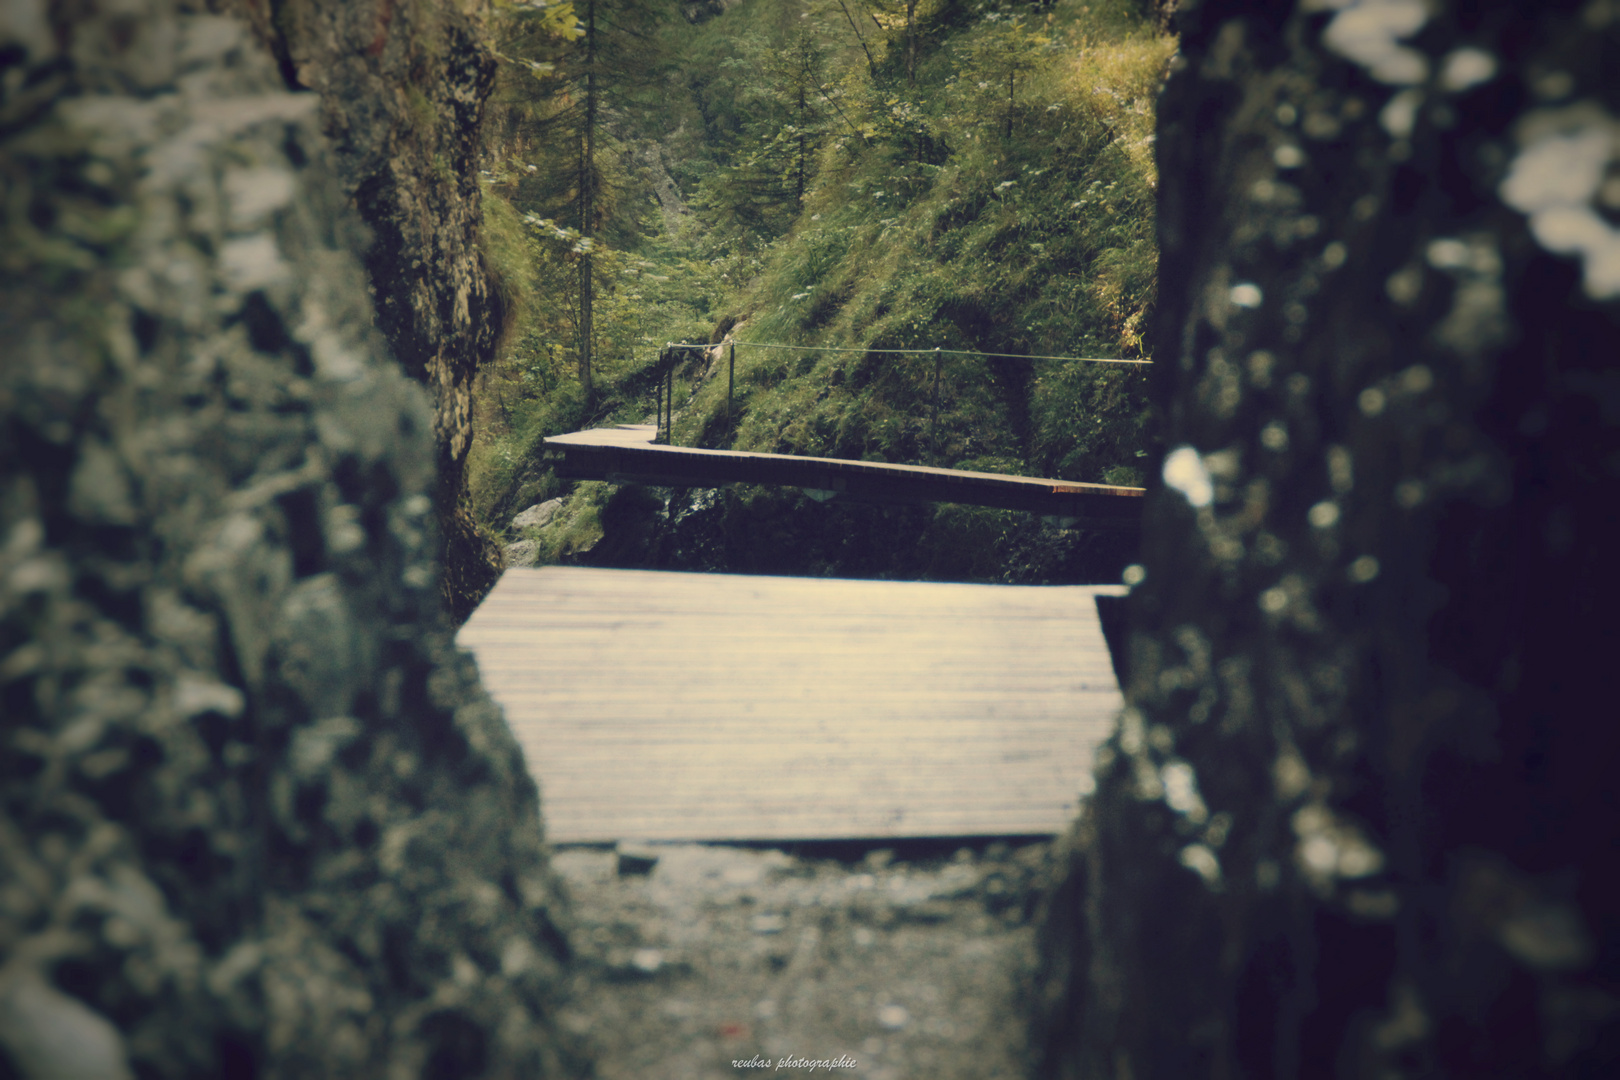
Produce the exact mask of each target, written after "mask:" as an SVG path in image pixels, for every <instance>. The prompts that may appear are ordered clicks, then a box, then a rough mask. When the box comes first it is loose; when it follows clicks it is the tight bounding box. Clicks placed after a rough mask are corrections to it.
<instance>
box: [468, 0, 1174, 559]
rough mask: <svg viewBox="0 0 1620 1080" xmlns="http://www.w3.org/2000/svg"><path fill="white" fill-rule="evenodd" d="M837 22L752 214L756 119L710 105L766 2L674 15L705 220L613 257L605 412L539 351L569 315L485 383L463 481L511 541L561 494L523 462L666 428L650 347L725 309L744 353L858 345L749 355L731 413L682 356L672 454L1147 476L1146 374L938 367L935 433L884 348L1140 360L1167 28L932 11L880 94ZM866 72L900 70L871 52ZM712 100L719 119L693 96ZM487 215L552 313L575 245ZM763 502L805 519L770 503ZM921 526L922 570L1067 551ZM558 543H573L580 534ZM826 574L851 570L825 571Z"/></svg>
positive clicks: (771, 11)
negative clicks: (874, 59) (573, 441)
mask: <svg viewBox="0 0 1620 1080" xmlns="http://www.w3.org/2000/svg"><path fill="white" fill-rule="evenodd" d="M936 9H937V11H938V12H942V13H943V14H941V15H940V18H941V19H942V20H943V17H944V14H949V13H950V9H949V8H947V6H945V5H936V8H935V9H928V8H927V6H926V5H925V10H924V14H925V15H927V14H929V11H930V10H936ZM813 14H814V12H813ZM992 15H995V16H996V17H991V16H992ZM824 16H825V13H822V15H821V16H817V17H819V18H821V27H822V32H824V33H825V34H826V35H827V44H826V48H827V49H828V51H829V54H830V56H831V58H832V59H831V62H830V65H829V70H831V71H835V72H837V73H838V74H837V75H836V76H835V78H836V79H837V80H838V81H837V85H836V86H829V87H828V90H829V98H830V99H836V100H837V102H838V103H839V109H840V110H841V112H840V113H839V114H838V115H836V116H835V117H834V119H832V120H830V121H828V122H827V123H826V124H825V126H824V129H823V130H822V131H821V138H820V146H819V149H818V152H817V154H816V157H815V160H814V168H813V170H812V175H811V178H810V183H809V185H808V187H807V189H806V191H805V195H804V200H803V205H802V206H789V207H786V208H783V210H782V212H781V213H779V214H777V215H776V216H775V217H774V218H770V219H769V220H765V219H762V221H763V222H764V223H763V224H759V223H756V225H755V226H754V227H752V228H750V227H745V226H744V225H743V224H740V223H739V219H738V217H737V216H736V215H735V214H730V213H728V212H726V211H725V195H726V192H725V190H724V185H725V184H727V183H729V182H733V181H734V180H735V176H736V174H735V168H734V165H735V161H736V160H737V158H736V156H735V155H736V154H737V153H740V152H741V151H740V150H739V147H741V146H743V144H744V142H745V141H746V138H747V137H748V132H747V130H746V129H745V128H744V127H742V126H740V125H739V124H737V123H734V122H733V121H734V120H735V118H731V119H728V118H727V116H726V115H725V114H724V110H723V108H721V107H720V106H718V105H716V104H715V102H717V101H720V100H722V99H724V97H725V95H724V93H723V91H726V90H727V88H728V86H729V87H730V88H731V89H732V90H735V89H736V85H735V82H736V80H740V79H742V78H744V77H745V76H746V74H747V71H748V70H749V69H748V65H747V63H745V61H747V60H748V52H749V50H750V49H752V50H758V49H759V48H761V47H762V46H761V42H768V41H769V40H771V34H772V33H774V32H777V30H778V28H779V26H780V12H779V11H778V10H777V9H776V5H774V3H772V2H770V0H745V2H744V3H742V4H739V5H737V6H736V7H734V8H732V9H731V10H729V11H728V12H727V13H726V14H725V15H723V16H721V17H718V18H716V19H713V20H711V21H710V22H709V23H705V24H702V25H700V26H696V27H688V26H684V25H683V26H679V27H677V31H678V33H680V34H682V35H684V36H685V40H684V42H677V43H676V46H677V47H678V48H680V49H683V50H685V51H686V52H687V53H689V54H690V55H692V56H693V57H695V58H697V59H699V60H700V61H701V64H700V65H699V70H701V71H702V72H704V73H706V75H705V77H706V78H708V83H707V84H705V85H703V86H700V87H698V88H697V89H695V90H693V92H692V94H691V95H689V96H688V97H687V98H685V99H682V98H680V96H679V95H675V94H672V95H671V96H670V102H671V104H670V105H669V109H670V119H669V120H668V122H667V123H666V124H665V125H664V127H665V128H666V129H667V130H670V131H676V130H679V131H681V132H682V134H681V135H680V136H679V137H678V138H675V139H672V140H671V143H674V144H679V145H680V146H681V147H682V148H683V149H682V151H681V152H682V153H684V154H686V157H685V158H683V159H682V160H681V161H680V162H678V163H677V164H676V165H675V166H674V167H672V170H671V171H672V173H673V174H674V175H675V176H676V177H677V183H678V184H679V185H681V186H682V190H683V192H684V193H685V194H686V195H687V197H688V202H689V205H690V206H692V207H693V209H694V211H695V212H694V213H693V214H692V215H690V216H689V217H687V218H685V219H683V222H682V225H681V227H680V228H679V230H678V231H677V235H667V234H665V233H664V232H663V231H662V225H661V223H660V222H659V221H658V220H657V217H658V215H657V214H656V213H655V212H653V211H651V210H649V211H648V215H647V218H646V220H645V223H644V230H643V239H642V241H641V242H640V243H639V244H638V245H637V246H636V247H635V248H634V250H630V251H623V252H614V253H609V254H606V255H605V256H604V257H603V258H602V260H601V261H603V262H604V263H605V264H606V265H607V266H608V268H609V273H610V274H611V275H612V277H613V280H612V287H611V289H610V290H609V292H608V294H607V295H608V297H609V298H610V299H608V300H607V302H606V303H599V314H598V324H599V328H601V331H602V334H603V337H604V340H605V341H606V342H607V343H608V344H605V345H604V346H603V349H602V351H603V353H604V354H606V353H609V352H610V349H611V351H614V352H616V353H617V355H618V357H619V358H618V359H610V360H606V361H604V362H603V364H602V366H601V368H600V369H599V372H598V388H599V397H598V399H597V400H596V401H595V402H594V403H593V405H592V408H590V409H589V410H587V409H586V408H585V403H584V401H583V399H582V397H581V396H580V395H579V393H578V387H577V383H576V382H574V381H573V380H574V375H573V372H572V370H571V368H570V366H569V364H568V363H567V362H566V360H565V359H564V358H562V354H561V352H560V351H559V350H557V349H555V348H554V349H552V350H551V352H550V353H547V352H546V350H545V349H544V338H545V335H548V334H549V335H551V336H553V337H556V336H560V335H561V334H562V333H563V332H564V331H565V329H566V328H565V326H564V325H563V323H564V320H562V319H560V318H558V317H557V315H556V312H555V311H554V310H550V311H549V312H548V314H547V315H546V316H545V317H542V318H538V319H536V318H529V319H528V320H527V322H526V323H525V324H524V326H523V327H521V328H520V329H519V330H518V331H517V332H516V333H514V335H513V341H512V344H511V346H510V348H509V350H508V354H507V356H506V358H505V359H504V360H503V361H502V364H501V365H498V366H497V368H496V369H495V370H494V371H493V372H492V373H491V374H490V375H489V376H486V379H485V382H484V384H483V386H482V387H481V388H480V393H479V398H478V401H479V409H480V413H479V417H480V425H479V430H480V435H479V439H478V442H477V444H476V445H475V447H474V450H473V465H472V490H473V496H474V502H475V507H474V509H475V513H476V514H477V515H478V516H479V517H480V519H481V520H483V521H485V522H487V523H489V524H490V525H491V526H494V527H497V528H498V527H499V526H500V525H502V524H504V518H506V517H509V516H510V514H511V513H513V512H515V511H516V510H518V509H521V508H522V507H523V506H525V505H528V504H529V503H530V502H532V501H534V500H535V499H537V498H543V497H548V496H550V495H552V494H558V493H563V492H564V490H565V485H562V484H560V483H559V482H557V481H556V480H555V478H553V477H550V476H549V474H548V473H546V472H545V471H544V470H543V469H540V468H537V467H536V466H535V459H536V448H537V445H538V441H539V439H540V438H542V437H543V436H544V435H546V434H553V433H558V432H561V431H565V430H571V429H572V428H575V427H578V426H582V425H584V424H586V423H604V422H627V421H628V422H643V421H648V420H650V419H651V415H652V397H651V393H652V380H651V371H650V368H649V365H650V364H651V362H652V360H653V357H654V356H655V354H656V347H657V345H659V344H661V343H662V342H663V341H666V340H678V339H690V340H708V339H709V337H710V335H711V334H712V333H713V332H714V331H715V330H716V328H717V324H719V323H721V321H722V320H725V321H728V322H729V321H731V320H735V321H736V323H737V325H736V326H735V328H734V331H733V332H734V334H735V336H736V337H737V338H738V339H740V340H743V341H757V342H768V343H780V344H793V345H812V346H833V347H838V348H842V349H849V350H854V351H848V352H788V351H784V350H765V349H757V348H748V347H746V346H743V347H739V348H738V350H737V373H736V376H737V377H736V394H735V399H734V401H733V406H732V419H731V421H730V422H729V423H728V422H727V418H726V378H725V365H724V363H723V362H722V363H718V364H713V365H711V366H709V367H708V368H707V370H706V371H705V370H704V368H703V365H701V364H687V365H684V366H683V368H682V369H680V370H679V371H678V374H677V379H678V384H679V385H678V394H677V412H676V421H675V441H676V442H678V443H682V444H685V445H704V446H713V447H729V448H735V449H742V450H755V451H766V452H779V453H794V454H809V455H823V456H835V457H847V458H865V459H873V460H885V461H898V462H921V463H930V464H940V465H945V466H949V467H957V468H968V469H977V470H980V471H991V472H1009V473H1019V474H1024V475H1042V476H1054V477H1062V478H1067V479H1074V480H1082V481H1098V482H1109V483H1141V482H1142V481H1143V479H1144V476H1143V473H1142V471H1141V462H1142V459H1143V458H1145V457H1146V456H1147V453H1148V440H1149V439H1150V437H1151V433H1150V425H1149V416H1148V408H1147V403H1146V398H1145V382H1146V379H1145V368H1143V367H1136V366H1123V365H1109V364H1084V363H1067V362H1060V361H1024V360H997V359H992V358H987V357H985V356H983V355H944V356H942V357H941V358H940V361H939V376H940V378H939V387H940V389H939V399H938V417H937V421H936V420H935V419H934V408H933V404H934V400H933V387H934V377H935V359H934V357H933V356H931V355H905V354H901V353H897V352H891V351H887V350H899V349H931V348H933V347H936V346H938V347H942V348H948V349H965V350H979V351H982V352H990V353H1016V354H1057V355H1068V356H1081V357H1125V358H1142V357H1143V349H1144V347H1145V342H1144V339H1143V332H1144V328H1145V325H1146V322H1147V319H1148V316H1149V314H1150V312H1151V309H1152V305H1153V302H1154V293H1155V282H1156V258H1157V253H1156V244H1155V238H1154V220H1153V208H1154V187H1155V183H1156V178H1155V175H1154V171H1153V168H1154V167H1153V148H1152V132H1153V99H1154V95H1155V93H1156V92H1157V87H1158V84H1159V81H1160V79H1161V77H1162V73H1163V71H1164V69H1165V65H1166V62H1167V60H1168V58H1169V56H1170V55H1171V53H1172V52H1173V51H1174V41H1173V39H1169V38H1166V37H1163V36H1159V35H1157V34H1155V33H1154V32H1153V30H1152V29H1151V27H1149V26H1148V25H1146V24H1145V23H1144V22H1142V20H1141V19H1140V18H1139V17H1138V16H1137V15H1136V14H1135V8H1134V7H1133V5H1131V4H1129V3H1127V2H1123V0H1119V2H1103V3H1096V2H1093V3H1089V4H1078V3H1058V4H1056V5H1055V6H1054V7H1053V9H1052V11H1051V17H1050V19H1047V18H1045V17H1040V18H1036V17H1033V16H1026V17H1025V18H1023V19H1021V20H1017V21H1015V20H1014V19H1013V18H1011V17H1010V16H1003V15H999V14H997V13H994V12H991V13H988V14H986V13H980V14H979V15H976V16H974V17H972V18H970V19H961V18H958V19H956V22H955V24H953V25H943V23H942V24H940V25H935V24H927V23H925V26H924V28H925V30H927V32H928V35H929V36H928V38H927V40H928V47H927V48H926V49H925V50H924V51H923V54H922V56H921V57H920V60H919V65H918V75H917V85H916V87H914V88H913V87H908V86H905V85H904V80H903V77H900V78H890V79H889V80H888V81H887V82H886V83H884V82H880V83H876V84H874V83H873V81H872V80H871V79H870V77H869V75H868V73H867V71H866V65H865V59H864V57H863V56H862V54H861V53H860V51H859V48H858V46H857V45H856V44H855V42H854V40H853V38H852V37H850V35H849V34H848V31H847V28H844V29H843V30H842V31H840V26H841V25H842V24H841V23H836V22H833V21H831V20H829V19H827V18H825V17H824ZM840 33H841V34H842V36H841V37H840V36H838V35H839V34H840ZM728 59H730V60H732V61H735V62H733V63H730V64H727V63H726V61H727V60H728ZM878 62H879V67H880V70H892V69H893V67H894V63H895V58H894V57H892V56H887V55H885V54H884V53H883V51H882V48H881V43H879V44H878ZM1009 70H1011V71H1012V74H1013V76H1014V94H1013V98H1012V101H1011V103H1010V105H1009V102H1008V99H1007V85H1006V74H1007V72H1008V71H1009ZM727 80H731V81H732V82H731V83H728V81H727ZM704 94H706V95H708V99H707V100H705V101H704V102H702V104H703V105H704V107H705V109H706V110H707V111H706V112H705V111H704V109H699V108H698V107H697V106H696V105H695V104H694V101H695V100H696V98H697V97H699V96H701V95H704ZM700 113H702V115H701V116H700ZM828 115H829V116H831V115H833V114H832V113H831V112H830V111H828ZM705 124H707V127H704V125H705ZM1009 125H1010V133H1009ZM694 128H695V129H696V130H697V131H698V132H699V133H700V134H701V135H702V137H701V138H700V137H697V136H695V135H694V134H693V131H694ZM728 155H731V156H729V157H728ZM728 169H731V170H732V172H730V173H728V171H727V170H728ZM497 186H498V185H497ZM490 205H491V207H492V212H491V214H490V220H491V221H492V222H493V223H494V228H493V229H492V232H493V233H494V234H495V237H494V239H493V240H492V241H491V247H492V249H495V250H496V251H497V255H498V257H497V258H496V261H497V263H498V264H500V265H503V266H505V265H509V266H512V267H514V268H515V269H513V270H512V271H511V272H510V273H509V274H508V276H511V277H514V278H517V277H526V281H527V284H526V285H525V286H524V288H527V289H528V290H529V293H530V294H531V295H532V296H533V297H534V298H535V300H534V301H533V303H534V304H538V305H540V306H541V307H545V306H546V301H545V300H543V299H541V298H545V297H555V296H558V295H560V294H562V293H564V292H566V285H567V282H566V279H565V277H566V275H565V272H566V266H565V263H566V258H565V256H564V255H562V254H561V253H560V252H559V251H558V250H557V245H556V244H555V243H551V242H548V241H545V240H544V239H541V238H537V237H536V236H535V234H534V230H532V229H530V230H528V231H527V232H525V231H524V229H523V227H522V221H521V218H520V217H519V215H517V214H516V213H514V212H512V211H511V209H510V207H506V208H505V209H503V208H502V204H501V202H500V201H499V199H498V198H492V199H491V200H490ZM767 217H768V216H767ZM519 291H522V289H520V290H519ZM531 306H532V305H531ZM604 312H605V315H604ZM542 324H543V325H544V330H543V331H542V330H541V329H538V328H539V327H541V326H542ZM497 380H504V381H497ZM783 497H784V498H786V497H787V496H783ZM791 497H792V498H798V496H797V495H796V494H795V495H793V496H791ZM575 498H576V500H577V499H586V500H595V502H594V503H593V504H592V505H601V504H602V499H603V497H602V496H601V494H600V493H591V492H590V491H583V492H582V494H580V495H577V496H576V497H575ZM739 499H741V497H740V496H738V497H736V498H733V497H732V496H725V497H722V498H720V499H719V502H720V503H723V504H726V505H731V504H733V503H735V504H737V506H741V505H742V503H741V502H740V501H739ZM771 505H772V506H773V507H775V508H776V509H775V510H774V511H773V512H779V513H787V512H789V509H790V506H789V503H785V502H781V500H780V499H778V498H777V497H776V496H773V497H772V500H771ZM737 512H738V513H741V512H742V511H741V510H737ZM748 512H749V513H756V512H757V507H755V508H754V509H753V510H750V511H748ZM794 512H796V511H794ZM716 527H717V528H718V527H720V526H716ZM579 528H581V526H579V525H577V524H575V525H566V526H565V525H564V523H563V521H562V520H561V519H559V522H558V523H556V524H555V525H554V526H552V527H551V529H552V531H555V532H556V533H557V534H558V536H561V535H562V533H563V532H564V531H566V530H568V529H574V530H576V531H577V530H578V529H579ZM908 528H910V530H911V536H912V538H911V539H910V540H908V541H907V543H908V544H909V545H910V555H909V556H908V557H910V558H911V559H912V566H913V569H914V571H915V572H916V573H917V574H918V575H920V576H965V577H970V578H1000V577H1004V576H1006V575H1007V574H1008V573H1016V572H1017V568H1016V567H1014V568H1012V569H1011V570H1009V568H1008V567H1007V566H1005V565H1003V566H1001V567H1000V568H999V569H998V568H997V566H995V565H991V563H988V562H986V556H984V555H983V554H982V553H986V552H990V553H999V554H995V555H994V558H1001V559H1004V560H1005V559H1012V560H1014V561H1017V560H1019V559H1023V560H1025V562H1026V563H1027V566H1026V569H1027V568H1028V567H1029V566H1037V565H1047V564H1049V563H1051V562H1052V561H1053V558H1055V556H1052V555H1051V552H1049V551H1046V550H1045V548H1047V547H1051V546H1052V545H1053V544H1058V543H1059V541H1057V540H1051V541H1048V540H1037V539H1032V538H1033V537H1035V535H1036V532H1038V525H1037V524H1036V523H1033V522H1030V521H1029V520H1028V519H1027V518H1024V517H1023V516H1020V515H1006V514H1001V513H1000V512H990V511H976V510H973V509H971V508H961V507H939V508H936V509H934V510H931V511H929V512H928V516H927V517H926V522H925V523H924V524H921V525H919V524H918V522H916V521H913V522H911V524H910V526H908ZM581 535H583V534H581ZM547 542H548V543H550V541H547ZM570 543H575V544H576V550H577V545H578V544H581V543H584V541H583V540H581V539H580V538H579V536H576V538H575V540H574V541H570ZM1043 545H1044V546H1045V547H1043ZM1038 548H1039V549H1042V550H1041V551H1036V549H1038ZM567 549H568V543H564V542H562V541H560V540H559V541H557V542H556V543H555V544H552V545H551V546H550V547H549V548H548V550H549V551H551V552H552V553H553V555H554V556H555V557H559V558H561V557H565V555H566V551H567ZM953 551H954V552H957V553H958V554H956V555H952V554H949V553H951V552H953ZM1032 552H1034V553H1033V554H1031V553H1032ZM966 553H976V554H972V555H969V554H966ZM992 561H993V559H992ZM818 565H819V564H818ZM826 569H827V572H839V567H838V565H837V564H836V559H834V560H832V561H831V562H828V563H826Z"/></svg>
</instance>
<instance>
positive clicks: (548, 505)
mask: <svg viewBox="0 0 1620 1080" xmlns="http://www.w3.org/2000/svg"><path fill="white" fill-rule="evenodd" d="M562 504H563V501H562V500H561V499H547V500H546V501H545V502H543V503H536V504H535V505H533V506H531V507H529V508H528V509H527V510H524V511H522V512H520V513H519V514H518V515H517V516H516V517H514V518H513V519H512V529H513V531H519V530H522V529H543V528H545V527H546V526H547V525H549V524H551V519H552V518H554V517H556V516H557V511H559V510H561V509H562ZM507 565H511V563H510V561H508V563H507Z"/></svg>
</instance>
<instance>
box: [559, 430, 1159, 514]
mask: <svg viewBox="0 0 1620 1080" xmlns="http://www.w3.org/2000/svg"><path fill="white" fill-rule="evenodd" d="M657 437H658V429H657V428H656V427H655V426H654V425H652V424H621V425H619V426H617V427H611V428H593V429H591V430H589V431H575V432H571V433H569V434H567V435H553V436H551V437H549V438H547V439H546V440H545V445H546V446H547V447H548V448H550V449H552V450H555V451H557V452H559V453H560V454H561V455H562V461H561V463H560V464H559V465H558V468H557V475H559V476H561V477H565V478H568V479H576V480H610V481H613V482H616V483H639V484H656V485H661V486H666V487H714V486H717V485H721V484H776V485H783V486H787V487H797V488H803V489H805V490H806V491H811V492H814V493H816V495H817V497H818V498H841V499H848V500H851V501H858V502H883V503H919V502H954V503H966V504H969V505H974V506H992V507H998V508H1000V509H1004V510H1026V511H1030V512H1032V513H1038V514H1042V515H1045V516H1048V517H1053V518H1056V519H1058V520H1060V521H1062V522H1065V523H1068V524H1080V525H1084V526H1086V527H1087V528H1094V529H1134V528H1137V527H1139V525H1140V523H1141V515H1142V500H1141V496H1142V495H1144V494H1145V493H1146V492H1145V489H1143V488H1137V487H1123V486H1119V485H1113V484H1082V483H1078V482H1076V481H1071V480H1051V479H1043V478H1040V477H1030V476H1007V475H1003V474H1000V473H982V472H966V471H962V470H957V469H940V468H935V467H933V466H929V465H894V464H889V463H886V462H879V461H848V460H844V459H842V458H818V457H799V456H796V455H792V454H754V453H745V452H742V451H737V450H705V449H701V448H698V447H688V446H669V445H667V444H663V443H658V442H655V441H654V440H655V439H656V438H657Z"/></svg>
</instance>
